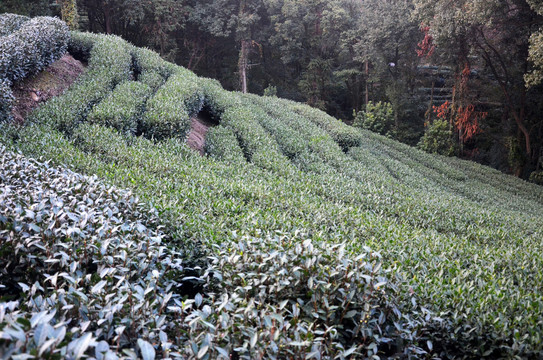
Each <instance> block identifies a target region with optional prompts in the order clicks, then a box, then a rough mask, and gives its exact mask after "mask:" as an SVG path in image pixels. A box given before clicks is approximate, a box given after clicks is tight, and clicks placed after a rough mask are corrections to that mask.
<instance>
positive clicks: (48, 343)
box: [38, 339, 57, 357]
mask: <svg viewBox="0 0 543 360" xmlns="http://www.w3.org/2000/svg"><path fill="white" fill-rule="evenodd" d="M56 341H57V339H49V340H47V341H46V342H44V343H43V345H42V346H41V347H40V350H39V351H38V356H39V357H41V356H42V354H43V353H44V352H45V351H47V349H49V348H50V347H51V345H53V344H54V343H55V342H56Z"/></svg>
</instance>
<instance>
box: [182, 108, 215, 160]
mask: <svg viewBox="0 0 543 360" xmlns="http://www.w3.org/2000/svg"><path fill="white" fill-rule="evenodd" d="M217 125H218V123H217V122H216V121H213V120H211V118H210V117H209V116H208V114H207V113H206V112H205V111H202V112H200V113H199V114H198V115H196V116H193V117H192V118H191V125H190V131H189V134H188V136H187V145H188V146H189V147H190V148H191V149H194V150H196V151H198V152H199V153H200V155H202V156H203V155H204V154H205V151H204V146H205V140H206V134H207V132H208V131H209V128H210V127H212V126H217Z"/></svg>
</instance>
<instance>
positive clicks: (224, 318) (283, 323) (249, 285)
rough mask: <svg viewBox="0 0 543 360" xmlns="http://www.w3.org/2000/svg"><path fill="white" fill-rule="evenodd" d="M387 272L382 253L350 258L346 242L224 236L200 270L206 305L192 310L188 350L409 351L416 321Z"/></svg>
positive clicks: (276, 353)
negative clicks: (407, 345) (402, 307)
mask: <svg viewBox="0 0 543 360" xmlns="http://www.w3.org/2000/svg"><path fill="white" fill-rule="evenodd" d="M209 246H213V244H209ZM385 275H386V274H385V272H384V271H383V269H382V263H381V261H380V255H379V254H376V253H371V252H366V251H363V252H361V253H360V255H359V256H357V257H356V258H354V259H353V258H349V257H348V256H347V254H346V251H345V247H344V245H341V244H327V243H319V242H313V241H311V240H309V239H305V240H304V238H303V237H300V238H298V237H296V238H292V237H290V236H289V235H287V234H278V235H277V236H275V237H273V238H265V239H260V238H252V237H248V236H246V237H242V238H240V239H239V240H237V241H236V242H233V243H226V244H222V245H221V246H219V247H217V248H216V249H215V250H214V254H213V256H212V257H210V264H209V266H208V268H207V269H206V271H205V273H204V276H203V279H205V280H207V281H206V282H207V284H206V285H207V288H206V293H207V294H208V296H209V305H204V306H201V305H199V304H198V303H196V304H195V305H196V306H194V305H193V308H196V309H197V310H196V311H193V312H192V313H191V314H190V315H189V316H188V318H187V321H189V323H190V327H189V331H188V338H189V341H190V343H191V344H190V345H191V351H190V352H189V353H188V354H190V356H191V357H197V356H198V354H199V353H200V351H202V350H201V349H203V348H206V349H207V350H206V352H205V354H209V356H210V357H211V358H220V359H227V358H228V357H229V356H228V354H236V355H237V356H239V357H240V358H246V359H256V358H294V359H306V358H309V359H311V358H324V359H333V358H340V359H344V358H353V357H354V358H370V357H371V356H372V355H377V354H382V353H383V348H385V349H386V348H392V351H391V352H399V353H401V352H403V351H404V349H405V350H406V353H407V352H408V350H407V349H406V348H405V343H406V342H410V341H411V340H412V339H411V338H410V335H411V333H410V330H412V329H410V325H409V323H408V320H407V317H404V316H402V313H401V312H400V310H399V309H398V308H397V307H396V305H394V302H395V295H396V294H395V290H394V287H393V286H392V285H391V284H388V282H387V280H386V277H385ZM232 289H234V290H233V291H232ZM198 308H199V309H198ZM241 314H243V315H241ZM233 328H235V329H236V331H232V329H233ZM387 344H392V345H391V346H389V345H387ZM389 351H390V350H389ZM200 354H201V353H200Z"/></svg>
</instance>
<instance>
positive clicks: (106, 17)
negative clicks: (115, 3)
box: [104, 4, 112, 34]
mask: <svg viewBox="0 0 543 360" xmlns="http://www.w3.org/2000/svg"><path fill="white" fill-rule="evenodd" d="M104 23H105V27H106V34H111V33H112V30H111V8H110V6H109V4H104Z"/></svg>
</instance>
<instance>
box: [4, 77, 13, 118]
mask: <svg viewBox="0 0 543 360" xmlns="http://www.w3.org/2000/svg"><path fill="white" fill-rule="evenodd" d="M14 100H15V98H14V96H13V92H12V91H11V82H9V81H8V80H5V79H2V80H0V122H4V121H6V120H8V119H9V118H10V117H11V107H12V106H13V101H14Z"/></svg>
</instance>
